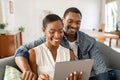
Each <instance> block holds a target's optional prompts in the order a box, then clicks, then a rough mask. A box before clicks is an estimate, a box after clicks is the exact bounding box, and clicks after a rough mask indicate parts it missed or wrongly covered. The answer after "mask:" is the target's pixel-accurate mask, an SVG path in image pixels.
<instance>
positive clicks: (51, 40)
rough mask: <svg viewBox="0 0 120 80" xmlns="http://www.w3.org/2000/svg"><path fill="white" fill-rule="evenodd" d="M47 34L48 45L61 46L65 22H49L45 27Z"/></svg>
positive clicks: (44, 30)
mask: <svg viewBox="0 0 120 80" xmlns="http://www.w3.org/2000/svg"><path fill="white" fill-rule="evenodd" d="M43 32H44V33H45V35H46V42H47V45H50V46H59V44H60V40H61V39H62V38H63V35H64V32H63V24H62V22H61V21H60V20H58V21H54V22H51V23H48V24H47V26H46V28H44V29H43Z"/></svg>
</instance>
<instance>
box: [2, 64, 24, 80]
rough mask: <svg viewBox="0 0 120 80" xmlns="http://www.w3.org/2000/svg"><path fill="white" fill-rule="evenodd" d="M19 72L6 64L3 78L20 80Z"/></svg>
mask: <svg viewBox="0 0 120 80" xmlns="http://www.w3.org/2000/svg"><path fill="white" fill-rule="evenodd" d="M21 74H22V73H21V72H20V71H19V70H17V69H16V68H14V67H12V66H8V65H6V68H5V75H4V80H22V79H21Z"/></svg>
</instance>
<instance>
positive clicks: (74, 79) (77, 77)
mask: <svg viewBox="0 0 120 80" xmlns="http://www.w3.org/2000/svg"><path fill="white" fill-rule="evenodd" d="M82 75H83V73H82V72H79V73H78V72H74V73H70V75H69V77H67V78H66V80H82Z"/></svg>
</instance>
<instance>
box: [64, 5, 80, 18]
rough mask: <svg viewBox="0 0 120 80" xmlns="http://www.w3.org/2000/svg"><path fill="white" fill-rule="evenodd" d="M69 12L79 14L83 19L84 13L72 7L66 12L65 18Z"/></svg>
mask: <svg viewBox="0 0 120 80" xmlns="http://www.w3.org/2000/svg"><path fill="white" fill-rule="evenodd" d="M69 12H74V13H78V14H80V16H81V17H82V13H81V12H80V10H79V9H77V8H75V7H70V8H68V9H67V10H66V11H65V12H64V15H63V17H64V18H65V17H66V16H67V14H68V13H69Z"/></svg>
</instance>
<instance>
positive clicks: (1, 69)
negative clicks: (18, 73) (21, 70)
mask: <svg viewBox="0 0 120 80" xmlns="http://www.w3.org/2000/svg"><path fill="white" fill-rule="evenodd" d="M6 65H10V66H13V67H15V68H17V69H18V67H17V65H16V64H15V57H14V56H11V57H6V58H2V59H0V80H3V78H4V73H5V67H6Z"/></svg>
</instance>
